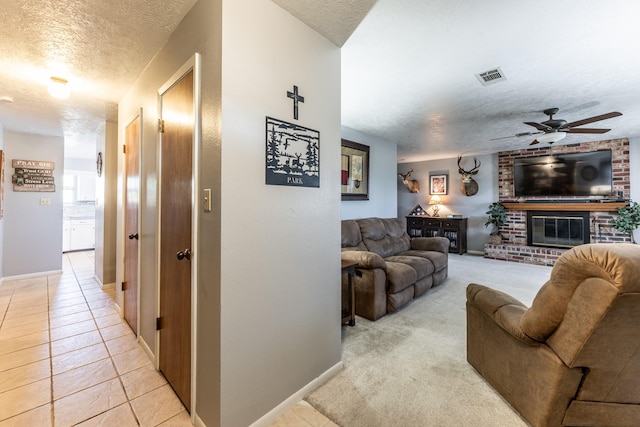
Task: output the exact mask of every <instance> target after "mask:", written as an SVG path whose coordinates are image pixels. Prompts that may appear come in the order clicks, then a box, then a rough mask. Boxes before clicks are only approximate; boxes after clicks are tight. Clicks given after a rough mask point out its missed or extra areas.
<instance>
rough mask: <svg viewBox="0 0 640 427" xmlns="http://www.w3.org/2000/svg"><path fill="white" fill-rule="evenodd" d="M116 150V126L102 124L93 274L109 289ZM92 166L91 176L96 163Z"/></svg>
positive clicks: (113, 243) (113, 269) (98, 143)
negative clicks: (100, 167)
mask: <svg viewBox="0 0 640 427" xmlns="http://www.w3.org/2000/svg"><path fill="white" fill-rule="evenodd" d="M118 147H119V145H118V124H117V123H115V122H106V123H105V128H104V132H103V133H101V134H99V135H98V137H97V140H96V156H97V154H98V153H99V152H101V153H102V175H101V176H100V177H98V178H97V179H96V209H95V212H96V245H95V260H96V262H95V275H96V279H98V281H99V282H100V283H101V284H102V286H112V285H114V284H115V281H116V234H117V233H116V206H117V199H116V197H117V191H116V190H117V188H116V176H117V172H118V168H117V166H118V154H119V153H120V150H118ZM92 163H93V172H92V173H94V174H95V173H96V161H95V160H92Z"/></svg>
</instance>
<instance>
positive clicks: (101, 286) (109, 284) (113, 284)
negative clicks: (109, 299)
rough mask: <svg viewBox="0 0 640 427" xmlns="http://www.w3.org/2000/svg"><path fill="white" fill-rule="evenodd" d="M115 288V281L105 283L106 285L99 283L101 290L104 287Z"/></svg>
mask: <svg viewBox="0 0 640 427" xmlns="http://www.w3.org/2000/svg"><path fill="white" fill-rule="evenodd" d="M115 288H116V282H113V283H107V284H106V285H102V284H101V285H100V289H102V290H103V291H104V290H105V289H115Z"/></svg>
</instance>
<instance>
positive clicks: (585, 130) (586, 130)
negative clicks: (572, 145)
mask: <svg viewBox="0 0 640 427" xmlns="http://www.w3.org/2000/svg"><path fill="white" fill-rule="evenodd" d="M610 130H611V129H596V128H573V129H567V130H566V131H564V132H567V133H607V132H609V131H610Z"/></svg>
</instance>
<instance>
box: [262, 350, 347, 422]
mask: <svg viewBox="0 0 640 427" xmlns="http://www.w3.org/2000/svg"><path fill="white" fill-rule="evenodd" d="M343 365H344V363H343V362H342V361H340V362H338V363H336V364H335V365H333V366H332V367H331V368H329V369H327V370H326V371H325V372H323V373H322V374H321V375H320V376H319V377H317V378H315V379H314V380H313V381H311V382H310V383H309V384H307V385H305V386H304V387H302V388H301V389H300V390H298V391H297V392H296V393H294V394H292V395H291V396H290V397H289V398H287V399H286V400H285V401H284V402H282V403H281V404H279V405H278V406H276V407H275V408H273V409H272V410H271V411H269V412H267V413H266V414H264V415H263V416H262V417H261V418H260V419H259V420H257V421H256V422H254V423H253V424H251V426H250V427H267V426H269V425H270V424H271V423H273V422H274V421H275V420H276V419H278V417H279V416H280V415H282V414H284V413H285V412H287V411H288V410H289V409H291V408H293V406H294V405H295V404H296V403H298V402H300V401H301V400H302V399H304V397H305V396H307V395H308V394H309V393H311V392H312V391H314V390H315V389H317V388H318V387H320V386H321V385H322V384H324V383H326V382H327V381H329V380H330V379H331V378H333V377H334V376H335V375H336V374H337V373H338V372H339V371H340V370H341V369H342V367H343Z"/></svg>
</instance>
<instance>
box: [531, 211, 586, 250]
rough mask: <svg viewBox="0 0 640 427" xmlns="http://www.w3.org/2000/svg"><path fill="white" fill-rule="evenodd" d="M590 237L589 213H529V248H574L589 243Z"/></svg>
mask: <svg viewBox="0 0 640 427" xmlns="http://www.w3.org/2000/svg"><path fill="white" fill-rule="evenodd" d="M589 235H590V233H589V212H573V211H571V212H558V211H528V212H527V245H529V246H542V247H550V248H572V247H574V246H578V245H582V244H585V243H589V241H590V238H589Z"/></svg>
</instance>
